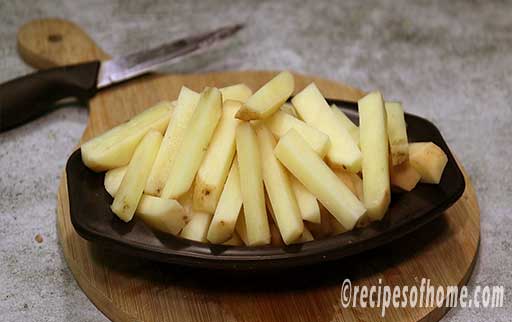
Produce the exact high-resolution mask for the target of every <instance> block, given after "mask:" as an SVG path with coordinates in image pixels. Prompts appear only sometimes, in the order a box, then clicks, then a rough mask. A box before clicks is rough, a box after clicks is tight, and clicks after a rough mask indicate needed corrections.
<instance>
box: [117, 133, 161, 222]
mask: <svg viewBox="0 0 512 322" xmlns="http://www.w3.org/2000/svg"><path fill="white" fill-rule="evenodd" d="M161 142H162V134H160V132H158V131H149V132H148V133H147V134H146V135H145V136H144V138H143V139H142V141H141V142H140V144H139V145H138V146H137V149H135V152H134V153H133V157H132V159H131V160H130V163H129V164H128V169H127V170H126V174H125V175H124V177H123V180H122V181H121V185H120V186H119V189H118V191H117V193H116V196H115V198H114V202H113V203H112V206H111V207H110V208H111V209H112V211H113V212H114V213H115V214H116V215H117V216H118V217H119V218H120V219H121V220H123V221H125V222H128V221H130V220H132V218H133V214H134V213H135V210H136V209H137V205H138V204H139V201H140V198H141V197H142V192H143V191H144V186H145V185H146V180H147V179H148V175H149V171H150V170H151V166H152V165H153V162H154V161H155V158H156V154H157V152H158V149H159V147H160V143H161Z"/></svg>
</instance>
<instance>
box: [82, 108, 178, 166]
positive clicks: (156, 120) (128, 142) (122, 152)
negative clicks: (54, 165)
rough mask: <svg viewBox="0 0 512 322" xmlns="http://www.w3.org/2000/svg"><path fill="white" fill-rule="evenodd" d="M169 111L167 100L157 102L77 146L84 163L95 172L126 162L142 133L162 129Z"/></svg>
mask: <svg viewBox="0 0 512 322" xmlns="http://www.w3.org/2000/svg"><path fill="white" fill-rule="evenodd" d="M172 112H173V107H172V105H171V104H170V103H169V102H167V101H163V102H160V103H158V104H157V105H155V106H154V107H152V108H150V109H148V110H146V111H144V112H142V113H140V114H138V115H136V116H134V117H133V118H132V119H130V120H129V121H128V122H126V123H123V124H120V125H118V126H116V127H114V128H112V129H110V130H108V131H107V132H105V133H103V134H101V135H99V136H97V137H95V138H93V139H91V140H89V141H87V142H85V143H84V144H82V146H81V147H80V150H81V154H82V160H83V162H84V164H85V165H86V166H87V167H88V168H89V169H91V170H93V171H96V172H100V171H105V170H109V169H114V168H118V167H122V166H125V165H127V164H128V162H130V159H131V158H132V155H133V152H134V151H135V149H136V148H137V145H138V144H139V142H140V141H141V140H142V138H143V137H144V135H146V133H148V132H149V131H150V130H157V131H159V132H163V131H164V130H165V128H166V127H167V124H168V123H169V120H170V119H171V115H172Z"/></svg>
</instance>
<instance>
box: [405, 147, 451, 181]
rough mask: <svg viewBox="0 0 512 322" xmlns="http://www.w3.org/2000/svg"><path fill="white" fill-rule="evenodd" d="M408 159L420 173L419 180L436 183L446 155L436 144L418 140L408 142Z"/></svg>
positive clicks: (441, 172)
mask: <svg viewBox="0 0 512 322" xmlns="http://www.w3.org/2000/svg"><path fill="white" fill-rule="evenodd" d="M409 161H410V163H411V165H412V166H413V167H414V169H416V171H418V172H419V174H420V175H421V179H420V181H421V182H424V183H433V184H438V183H439V182H441V177H442V176H443V171H444V167H445V166H446V163H447V162H448V157H447V156H446V153H444V151H443V150H442V149H441V148H440V147H438V146H437V145H436V144H434V143H432V142H418V143H411V144H409Z"/></svg>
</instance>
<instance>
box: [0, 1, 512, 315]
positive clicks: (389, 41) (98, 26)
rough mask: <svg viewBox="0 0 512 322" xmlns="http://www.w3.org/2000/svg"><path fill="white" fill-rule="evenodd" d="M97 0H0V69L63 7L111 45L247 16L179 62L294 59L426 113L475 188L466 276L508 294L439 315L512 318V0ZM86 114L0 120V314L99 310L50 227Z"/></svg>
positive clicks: (265, 64) (222, 65)
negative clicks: (20, 40)
mask: <svg viewBox="0 0 512 322" xmlns="http://www.w3.org/2000/svg"><path fill="white" fill-rule="evenodd" d="M103 2H105V1H88V2H86V1H79V2H78V1H76V2H75V1H64V0H60V1H51V2H49V1H1V2H0V81H5V80H8V79H10V78H13V77H16V76H19V75H22V74H24V73H27V72H29V71H31V69H30V68H29V67H28V66H26V65H25V64H24V63H23V62H22V61H21V60H20V59H19V58H18V55H17V52H16V47H15V44H16V38H15V37H16V30H17V28H18V27H19V26H20V25H21V24H23V23H24V22H26V21H28V20H30V19H33V18H39V17H48V16H57V17H63V18H68V19H69V18H71V19H72V20H74V21H75V22H77V23H78V24H80V25H81V26H83V27H84V29H85V30H87V31H88V32H89V33H90V34H91V35H92V37H93V38H94V39H95V40H96V41H97V42H98V43H99V44H101V46H102V47H103V48H104V49H105V50H106V51H107V52H109V53H111V54H113V55H119V54H122V53H124V52H127V51H131V50H134V49H138V48H141V47H146V46H152V45H156V44H159V43H161V42H163V41H167V40H169V39H171V38H174V37H176V36H177V35H184V34H187V33H190V32H193V31H199V30H206V29H209V28H213V27H216V26H220V25H223V24H226V23H228V22H231V21H244V22H246V23H247V25H248V27H247V29H246V30H244V31H243V32H242V34H241V35H240V36H239V37H238V39H237V40H236V42H237V44H236V45H234V46H231V47H230V50H229V51H228V52H225V53H223V54H222V55H219V54H217V55H210V56H208V57H207V58H199V59H196V60H193V61H192V62H189V63H188V64H187V66H185V67H180V70H182V71H183V70H185V71H186V70H195V71H197V70H221V69H247V68H251V69H292V70H295V71H298V72H302V73H310V74H316V75H320V76H324V77H328V78H331V79H335V80H343V81H345V82H347V83H349V84H352V85H355V86H358V87H360V88H363V89H366V90H370V89H380V90H382V92H383V93H384V94H385V96H386V98H388V99H400V100H402V101H403V102H404V104H405V108H406V109H407V110H408V111H410V112H412V113H416V114H419V115H422V116H424V117H427V118H429V119H431V120H432V121H434V122H435V123H436V124H437V125H438V126H439V128H440V129H441V131H442V133H443V135H444V136H445V138H446V140H447V141H448V142H449V144H450V146H451V147H452V149H453V150H454V152H455V153H456V155H457V156H458V157H459V159H460V160H462V162H463V164H464V166H465V167H466V170H467V172H468V173H469V174H470V176H471V179H472V181H473V184H474V186H475V187H476V190H477V193H478V198H479V202H480V207H481V212H482V213H481V226H482V238H481V249H480V257H479V262H478V264H477V267H476V269H475V273H474V275H473V277H472V279H471V282H470V285H471V286H472V287H474V286H475V285H476V284H481V285H495V284H497V285H504V286H505V288H506V298H505V308H501V309H482V308H480V309H478V308H472V309H460V308H459V309H454V310H452V311H451V312H450V313H448V314H447V316H446V317H445V318H444V319H445V320H446V321H511V319H512V307H511V304H510V303H511V302H510V295H511V289H512V282H511V280H512V273H511V271H512V256H511V255H512V251H511V249H512V247H511V241H510V237H511V236H512V233H511V231H512V219H511V213H510V211H511V209H512V201H511V198H512V178H511V176H510V172H511V170H512V166H511V160H512V106H511V102H512V77H511V75H512V55H511V53H512V3H511V2H507V1H416V2H413V1H406V0H402V1H385V2H384V1H383V2H376V3H370V2H364V3H363V1H358V0H351V1H343V2H341V1H330V2H328V1H325V2H322V3H321V4H320V3H319V4H314V3H313V1H311V2H308V4H303V3H304V1H297V2H292V1H283V2H277V1H244V2H237V3H235V2H234V1H221V0H215V1H187V2H185V1H180V2H179V3H170V2H169V1H145V2H143V1H132V2H128V1H121V0H119V1H113V2H110V3H109V4H104V3H103ZM221 58H222V59H221ZM86 120H87V111H86V110H85V109H84V108H81V107H71V108H67V109H65V110H59V111H56V112H53V113H52V114H50V115H48V116H45V117H43V118H41V119H39V120H37V121H35V122H33V123H31V124H29V125H26V126H23V127H20V128H18V129H15V130H12V131H10V132H8V133H2V134H0V171H1V172H0V320H1V321H104V320H106V318H105V317H104V316H103V315H102V314H101V313H100V312H99V311H98V310H97V309H96V308H95V307H94V306H93V305H92V304H91V303H90V302H89V300H88V299H87V298H86V297H85V295H84V294H83V293H82V292H81V290H80V289H79V288H78V286H77V284H76V283H75V281H74V279H73V277H72V276H71V273H70V272H69V270H68V268H67V267H66V264H65V261H64V259H63V257H62V253H61V250H60V249H59V245H58V241H57V237H56V231H55V230H56V228H55V210H56V190H57V184H58V182H59V175H60V173H61V170H62V169H63V167H64V164H65V161H66V158H67V156H68V155H69V153H70V152H71V151H72V150H73V147H74V146H75V145H76V144H77V142H78V139H79V137H80V135H81V133H82V131H83V130H84V127H85V123H86ZM36 234H41V236H42V237H43V242H42V243H38V242H36V241H35V235H36Z"/></svg>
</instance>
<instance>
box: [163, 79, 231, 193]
mask: <svg viewBox="0 0 512 322" xmlns="http://www.w3.org/2000/svg"><path fill="white" fill-rule="evenodd" d="M221 109H222V97H221V94H220V91H219V90H218V89H216V88H208V87H207V88H205V90H204V91H203V92H202V93H201V97H200V98H199V102H198V103H197V107H196V110H195V111H194V114H193V115H192V118H191V120H190V123H189V125H188V127H187V130H186V133H185V135H184V136H183V141H182V143H181V146H180V148H179V149H178V151H177V155H176V159H175V160H174V162H173V164H172V166H171V170H170V171H169V177H168V179H167V183H166V184H165V187H164V189H163V190H162V198H168V199H176V198H178V197H180V196H181V195H183V194H184V193H186V192H187V191H188V190H189V189H190V187H191V186H192V183H193V182H194V177H195V175H196V173H197V170H199V167H200V166H201V162H202V161H203V158H204V156H205V154H206V151H207V148H208V144H209V143H210V140H211V138H212V136H213V132H214V131H215V128H216V126H217V123H218V122H219V119H220V117H221V114H222V110H221Z"/></svg>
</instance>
